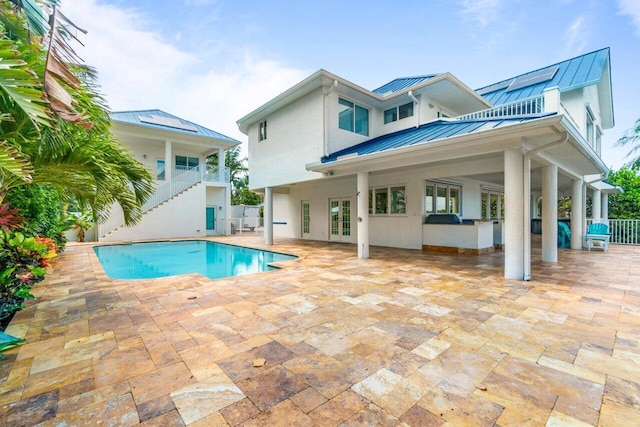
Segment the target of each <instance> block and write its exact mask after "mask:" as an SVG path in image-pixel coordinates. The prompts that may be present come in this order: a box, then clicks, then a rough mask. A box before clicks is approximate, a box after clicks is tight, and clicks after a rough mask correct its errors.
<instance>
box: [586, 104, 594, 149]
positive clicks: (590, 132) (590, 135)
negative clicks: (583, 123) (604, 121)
mask: <svg viewBox="0 0 640 427" xmlns="http://www.w3.org/2000/svg"><path fill="white" fill-rule="evenodd" d="M594 122H595V119H594V118H593V114H591V109H590V108H587V142H588V143H589V145H590V146H592V147H593V146H594V143H595V126H594Z"/></svg>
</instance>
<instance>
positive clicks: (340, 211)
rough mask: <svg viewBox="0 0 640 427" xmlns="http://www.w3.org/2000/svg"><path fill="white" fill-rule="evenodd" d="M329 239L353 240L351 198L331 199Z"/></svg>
mask: <svg viewBox="0 0 640 427" xmlns="http://www.w3.org/2000/svg"><path fill="white" fill-rule="evenodd" d="M329 240H335V241H351V199H350V198H340V199H330V200H329Z"/></svg>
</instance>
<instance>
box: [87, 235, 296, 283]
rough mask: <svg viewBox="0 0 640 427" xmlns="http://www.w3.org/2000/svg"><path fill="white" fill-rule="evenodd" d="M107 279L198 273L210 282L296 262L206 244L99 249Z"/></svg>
mask: <svg viewBox="0 0 640 427" xmlns="http://www.w3.org/2000/svg"><path fill="white" fill-rule="evenodd" d="M94 251H95V253H96V255H97V256H98V259H99V260H100V264H102V267H103V268H104V271H105V272H106V273H107V276H109V277H111V278H114V279H153V278H156V277H166V276H176V275H179V274H190V273H199V274H201V275H203V276H206V277H209V278H211V279H219V278H221V277H230V276H239V275H242V274H250V273H257V272H260V271H267V270H271V269H273V268H275V267H271V266H270V265H269V264H271V263H273V262H279V261H287V260H291V259H295V258H297V257H296V256H293V255H285V254H280V253H277V252H269V251H261V250H258V249H250V248H245V247H242V246H233V245H225V244H222V243H216V242H209V241H205V240H187V241H180V242H149V243H132V244H126V245H108V246H96V247H94Z"/></svg>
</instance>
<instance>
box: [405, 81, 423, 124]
mask: <svg viewBox="0 0 640 427" xmlns="http://www.w3.org/2000/svg"><path fill="white" fill-rule="evenodd" d="M407 95H409V98H411V100H412V101H413V102H415V103H416V104H417V105H418V114H417V116H418V124H416V128H418V127H420V102H418V98H416V97H415V96H413V91H412V90H410V91H409V92H407Z"/></svg>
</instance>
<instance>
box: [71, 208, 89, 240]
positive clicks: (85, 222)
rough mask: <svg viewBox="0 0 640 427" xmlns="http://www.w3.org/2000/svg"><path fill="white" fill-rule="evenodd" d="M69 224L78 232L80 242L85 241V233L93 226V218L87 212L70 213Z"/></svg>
mask: <svg viewBox="0 0 640 427" xmlns="http://www.w3.org/2000/svg"><path fill="white" fill-rule="evenodd" d="M67 224H68V226H69V227H71V228H72V229H73V230H74V231H75V232H76V233H78V242H84V233H85V231H87V230H89V229H91V228H92V227H93V220H92V218H91V215H89V214H87V213H70V214H69V218H68V219H67Z"/></svg>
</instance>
